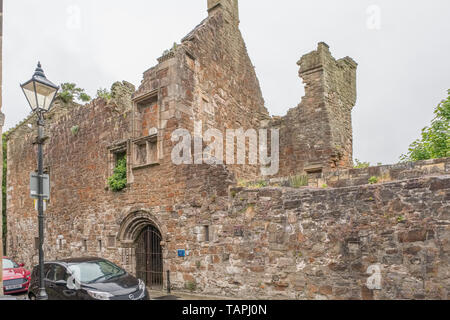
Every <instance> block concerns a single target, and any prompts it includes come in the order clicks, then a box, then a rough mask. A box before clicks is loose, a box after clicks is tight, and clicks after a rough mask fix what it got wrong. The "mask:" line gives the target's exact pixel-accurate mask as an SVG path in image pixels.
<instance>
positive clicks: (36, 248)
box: [34, 237, 39, 250]
mask: <svg viewBox="0 0 450 320" xmlns="http://www.w3.org/2000/svg"><path fill="white" fill-rule="evenodd" d="M34 250H39V237H35V238H34Z"/></svg>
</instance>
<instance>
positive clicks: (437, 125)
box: [400, 90, 450, 161]
mask: <svg viewBox="0 0 450 320" xmlns="http://www.w3.org/2000/svg"><path fill="white" fill-rule="evenodd" d="M434 115H435V117H434V119H433V120H432V122H431V126H429V127H425V128H423V130H422V138H421V139H418V140H416V141H414V142H413V143H412V144H411V145H410V146H409V150H408V153H407V154H404V155H402V156H401V157H400V160H402V161H419V160H428V159H439V158H445V157H450V90H448V97H447V99H446V100H443V101H442V102H441V103H440V104H439V105H438V106H437V107H436V109H435V110H434Z"/></svg>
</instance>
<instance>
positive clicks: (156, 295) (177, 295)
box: [148, 289, 238, 301]
mask: <svg viewBox="0 0 450 320" xmlns="http://www.w3.org/2000/svg"><path fill="white" fill-rule="evenodd" d="M148 292H149V294H150V298H151V300H214V301H221V300H238V299H233V298H227V297H220V296H210V295H200V294H195V293H186V292H180V291H171V292H170V294H168V293H167V291H160V290H150V289H148Z"/></svg>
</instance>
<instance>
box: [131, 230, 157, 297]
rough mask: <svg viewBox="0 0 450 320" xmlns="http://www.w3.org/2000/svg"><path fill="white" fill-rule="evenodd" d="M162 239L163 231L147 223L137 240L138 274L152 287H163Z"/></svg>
mask: <svg viewBox="0 0 450 320" xmlns="http://www.w3.org/2000/svg"><path fill="white" fill-rule="evenodd" d="M161 240H162V239H161V232H159V230H158V229H157V228H156V227H155V226H153V225H147V226H146V227H145V228H144V229H142V231H141V233H140V234H139V236H138V237H137V239H136V241H135V257H136V276H137V277H138V278H139V279H142V280H143V281H144V282H145V284H146V285H147V287H150V288H152V289H153V288H162V287H163V258H162V247H161Z"/></svg>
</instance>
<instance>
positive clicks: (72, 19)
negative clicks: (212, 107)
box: [3, 0, 450, 163]
mask: <svg viewBox="0 0 450 320" xmlns="http://www.w3.org/2000/svg"><path fill="white" fill-rule="evenodd" d="M4 6H5V8H4V45H3V46H4V49H3V50H4V52H3V77H4V87H3V93H4V102H3V112H4V113H5V114H6V127H5V129H8V128H11V127H13V126H15V125H16V124H17V123H18V122H19V121H21V120H22V119H23V118H25V117H26V116H27V115H28V114H29V107H28V105H27V104H26V101H25V98H24V97H23V95H22V92H21V90H20V88H19V84H20V83H22V82H24V81H26V80H28V79H29V78H30V77H31V75H32V74H33V72H34V69H35V67H36V63H37V61H38V60H40V61H41V62H42V64H43V68H44V70H45V72H46V75H47V77H48V78H49V79H50V80H52V81H53V82H55V83H62V82H75V83H77V84H78V85H79V86H80V87H82V88H85V89H86V90H87V92H88V93H89V94H91V95H92V96H95V93H96V91H97V89H98V88H100V87H103V88H109V87H110V86H111V84H112V83H113V82H115V81H117V80H127V81H130V82H132V83H133V84H135V85H136V86H138V85H139V84H140V81H141V79H142V72H144V71H145V70H146V69H148V68H149V67H152V66H153V65H155V64H156V58H158V57H159V56H160V55H161V53H162V52H163V51H164V50H165V49H168V48H170V47H171V46H172V44H173V43H174V42H179V41H180V40H181V38H182V37H183V36H185V35H186V34H187V33H188V32H189V31H190V30H191V29H192V28H194V27H195V26H196V25H197V24H198V23H199V22H200V21H201V20H202V19H203V18H205V17H206V15H207V12H206V0H189V1H186V0H165V1H154V0H128V1H119V0H58V1H56V0H40V1H36V0H5V1H4ZM449 12H450V1H448V0H430V1H424V0H414V1H411V0H409V1H407V0H371V1H367V0H314V1H313V0H277V1H274V0H240V18H241V30H242V33H243V36H244V39H245V40H246V43H247V47H248V49H249V53H250V57H251V58H252V60H253V64H254V65H255V66H256V72H257V74H258V77H259V80H260V83H261V87H262V91H263V94H264V98H265V100H266V107H267V108H268V110H269V111H270V113H271V114H273V115H284V114H285V113H286V111H287V110H288V109H290V108H292V107H295V106H296V105H297V104H298V103H299V102H300V99H301V97H302V96H303V94H304V89H303V84H302V83H301V80H300V78H299V77H298V67H297V65H296V62H297V61H298V60H299V58H300V57H301V56H302V55H303V54H306V53H308V52H310V51H312V50H314V49H316V47H317V43H318V42H320V41H324V42H326V43H328V45H329V46H330V49H331V52H332V54H333V55H334V57H335V58H342V57H344V56H350V57H352V58H353V59H355V60H356V61H357V62H358V63H359V69H358V101H357V105H356V107H355V109H354V112H353V126H354V156H355V158H358V159H360V160H363V161H371V162H372V163H377V162H383V163H396V162H397V161H398V159H399V156H400V155H401V154H402V153H404V152H406V150H407V148H408V145H409V144H410V143H411V142H412V141H413V140H414V139H416V138H418V137H419V133H420V130H421V129H422V128H423V127H424V126H426V125H428V124H429V123H430V121H431V119H432V118H433V109H434V107H435V106H436V105H437V104H438V103H439V101H441V100H442V99H443V98H444V97H445V96H446V92H447V89H450V59H449V56H450V36H449V35H450V19H449V16H448V14H449Z"/></svg>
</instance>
